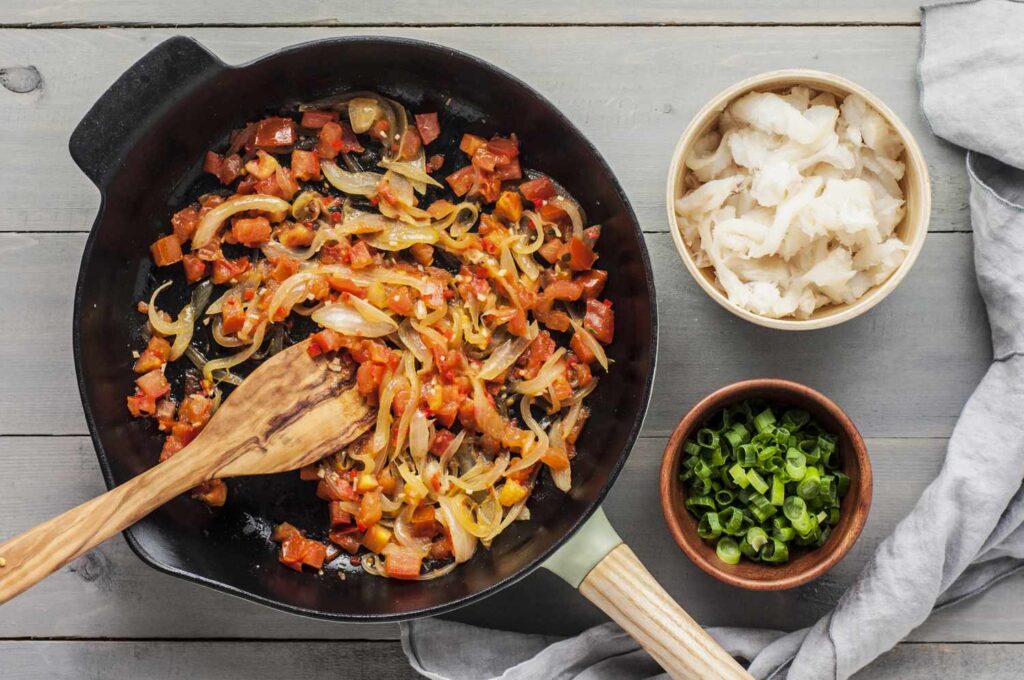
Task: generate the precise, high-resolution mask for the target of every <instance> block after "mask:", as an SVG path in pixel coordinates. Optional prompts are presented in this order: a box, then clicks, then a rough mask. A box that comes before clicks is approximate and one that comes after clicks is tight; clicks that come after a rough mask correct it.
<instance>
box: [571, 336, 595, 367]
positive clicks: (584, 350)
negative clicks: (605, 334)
mask: <svg viewBox="0 0 1024 680" xmlns="http://www.w3.org/2000/svg"><path fill="white" fill-rule="evenodd" d="M569 347H570V348H571V349H572V351H573V352H575V353H576V356H577V357H579V359H580V361H582V362H583V363H585V364H590V363H593V362H594V361H595V360H596V359H597V357H595V356H594V353H593V352H591V351H590V348H589V347H587V345H586V343H584V342H583V340H582V339H581V338H580V334H579V333H573V335H572V340H570V341H569Z"/></svg>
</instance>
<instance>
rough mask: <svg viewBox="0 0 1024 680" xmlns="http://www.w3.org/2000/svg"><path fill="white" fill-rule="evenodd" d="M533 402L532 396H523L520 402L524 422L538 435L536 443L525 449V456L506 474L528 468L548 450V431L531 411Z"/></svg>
mask: <svg viewBox="0 0 1024 680" xmlns="http://www.w3.org/2000/svg"><path fill="white" fill-rule="evenodd" d="M532 404H533V398H532V397H523V398H522V400H521V401H520V402H519V411H520V413H521V414H522V416H523V422H524V423H526V426H527V427H528V428H530V431H532V432H533V434H534V435H536V439H535V440H534V444H533V446H532V447H530V448H529V449H528V450H527V449H524V450H523V457H522V459H521V460H519V461H518V462H517V463H515V464H514V465H512V466H511V467H509V469H508V472H507V473H506V474H512V473H513V472H519V471H520V470H525V469H526V468H528V467H530V466H532V465H534V464H536V463H537V462H538V461H540V459H541V458H543V457H544V454H545V453H547V452H548V433H547V432H545V431H544V428H542V427H541V426H540V425H539V424H538V423H537V420H536V419H535V418H534V417H533V413H532V412H531V411H530V406H531V405H532Z"/></svg>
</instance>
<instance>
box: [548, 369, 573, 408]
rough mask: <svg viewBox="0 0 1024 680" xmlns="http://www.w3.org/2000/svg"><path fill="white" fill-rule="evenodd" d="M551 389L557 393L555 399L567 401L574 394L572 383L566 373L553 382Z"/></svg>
mask: <svg viewBox="0 0 1024 680" xmlns="http://www.w3.org/2000/svg"><path fill="white" fill-rule="evenodd" d="M551 391H552V392H554V393H555V399H557V400H558V401H565V400H566V399H568V398H569V397H571V396H572V385H570V384H569V380H568V379H567V378H566V377H565V374H564V373H563V374H562V375H560V376H558V377H557V378H555V379H554V380H553V381H552V382H551Z"/></svg>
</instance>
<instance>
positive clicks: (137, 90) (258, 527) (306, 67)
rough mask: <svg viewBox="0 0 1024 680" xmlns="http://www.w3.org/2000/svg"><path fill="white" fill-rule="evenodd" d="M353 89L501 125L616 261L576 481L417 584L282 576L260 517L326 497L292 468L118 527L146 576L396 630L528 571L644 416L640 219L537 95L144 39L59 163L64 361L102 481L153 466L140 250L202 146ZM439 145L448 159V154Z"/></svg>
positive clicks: (423, 70)
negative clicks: (68, 325)
mask: <svg viewBox="0 0 1024 680" xmlns="http://www.w3.org/2000/svg"><path fill="white" fill-rule="evenodd" d="M350 89H370V90H376V91H379V92H382V93H384V94H386V95H388V96H391V97H393V98H395V99H397V100H399V101H401V102H402V103H404V104H405V105H406V106H407V107H408V108H410V110H412V111H414V112H416V111H429V110H437V111H441V112H443V113H442V124H443V126H444V127H445V129H446V134H447V135H448V136H449V137H450V139H448V144H449V146H450V145H451V143H452V142H451V140H452V139H454V138H456V136H457V134H458V133H460V132H461V131H463V130H469V129H472V130H473V131H474V132H476V133H478V134H483V135H490V134H492V133H509V132H515V133H516V134H517V135H519V138H520V140H521V147H522V149H523V166H524V167H526V168H533V169H536V170H539V171H541V172H544V173H547V174H550V175H551V176H552V177H554V178H556V179H557V180H558V181H560V182H561V183H562V184H563V185H564V186H565V187H566V188H567V189H568V190H569V191H570V192H571V193H572V194H573V195H574V196H575V197H576V198H577V199H578V200H579V201H580V203H581V204H582V205H583V206H584V207H585V209H586V210H587V211H588V217H589V220H590V221H591V222H594V223H600V224H601V225H602V226H603V229H604V232H603V235H602V238H601V249H600V252H601V259H600V262H599V265H600V266H601V267H602V268H604V269H608V270H609V271H610V272H611V276H610V277H609V282H608V288H607V290H606V295H607V296H608V297H610V298H611V299H612V300H613V302H614V305H615V311H616V334H615V335H616V337H615V342H614V343H613V344H612V346H611V348H610V351H609V354H610V356H611V358H613V359H614V361H615V365H614V369H613V370H612V372H611V374H610V375H609V376H608V377H607V378H602V383H601V384H600V386H599V387H598V389H597V391H596V393H595V394H594V395H593V396H592V397H591V400H590V403H591V407H592V409H593V416H592V417H591V419H590V422H589V423H588V424H587V426H586V429H585V430H584V435H583V437H582V438H581V441H580V445H579V456H578V457H577V459H576V461H575V462H574V466H573V489H572V492H571V493H569V494H568V495H563V494H561V493H559V492H557V491H553V490H552V489H551V488H550V487H548V488H546V489H542V490H541V491H540V492H539V493H538V494H537V498H536V500H535V501H534V502H532V503H531V514H532V518H531V519H530V521H528V522H516V523H514V524H513V525H512V527H511V528H510V529H509V530H508V531H506V532H505V533H504V534H502V535H501V536H500V537H499V539H498V540H497V541H495V544H494V546H493V548H492V549H491V550H490V551H487V550H483V549H481V550H478V552H477V554H476V556H475V557H474V558H473V559H472V560H471V561H470V562H468V563H467V564H464V565H462V566H460V568H459V569H457V570H456V571H455V572H453V573H452V574H449V575H448V576H446V577H443V578H440V579H437V580H434V581H427V582H405V581H395V580H387V579H381V578H375V577H372V576H369V575H366V574H362V573H360V572H358V571H356V570H353V571H351V572H350V573H348V574H347V578H346V579H345V580H342V579H340V578H339V577H338V575H337V573H336V572H335V571H332V570H328V571H327V572H326V573H325V574H324V575H323V576H317V575H315V574H310V573H305V574H296V573H294V572H292V571H291V570H289V569H284V568H282V567H281V565H279V564H278V562H277V548H276V546H275V545H274V544H273V543H271V542H270V541H269V531H270V527H271V525H272V524H273V523H277V522H280V521H285V520H287V521H291V522H293V523H295V524H297V525H299V526H300V527H303V528H309V529H313V528H316V527H324V526H325V525H326V509H325V505H324V504H323V503H322V502H321V501H320V500H319V499H317V498H316V497H315V496H314V494H313V492H312V488H311V487H310V486H309V485H308V484H306V483H303V482H300V481H299V480H298V475H297V474H286V475H277V476H272V477H263V478H249V479H245V480H232V481H230V482H229V487H230V494H229V500H228V503H227V505H226V506H225V507H223V508H220V509H217V510H213V511H211V510H210V509H208V508H206V507H205V506H203V505H202V504H200V503H198V502H196V501H193V500H191V499H189V498H187V497H181V498H178V499H176V500H175V501H173V502H171V503H169V504H168V505H166V506H165V507H163V508H161V509H160V510H158V511H156V512H154V513H153V514H152V515H150V516H149V517H148V518H147V519H145V520H143V521H142V522H140V523H138V524H136V525H135V526H134V527H132V528H130V529H128V530H127V531H125V537H126V538H127V540H128V543H129V545H130V546H131V547H132V549H133V550H134V551H135V553H136V554H137V555H138V556H139V557H140V558H141V559H142V560H143V561H144V562H146V563H147V564H149V565H150V566H152V567H154V568H156V569H159V570H160V571H163V572H166V573H169V574H172V575H175V576H178V577H181V578H184V579H187V580H190V581H194V582H196V583H200V584H203V585H206V586H210V587H212V588H216V589H218V590H222V591H225V592H228V593H232V594H234V595H238V596H241V597H245V598H247V599H250V600H254V601H256V602H260V603H262V604H266V605H270V606H272V607H276V608H279V609H283V610H286V611H290V612H294V613H298V614H305V615H308V616H316V617H322V618H328V619H336V620H342V621H395V620H402V619H409V618H413V617H419V616H425V615H432V614H438V613H442V612H445V611H448V610H451V609H454V608H456V607H459V606H462V605H465V604H468V603H470V602H472V601H474V600H477V599H479V598H482V597H484V596H486V595H487V594H488V593H492V592H494V591H496V590H498V589H500V588H502V587H504V586H507V585H509V584H511V583H513V582H515V581H517V580H518V579H521V578H523V577H524V576H526V575H527V574H529V573H530V572H531V571H532V570H533V569H534V568H535V567H537V566H538V565H539V564H540V563H541V562H543V561H544V560H545V559H546V558H547V557H548V556H549V555H551V554H552V553H553V552H554V551H555V549H556V548H558V547H559V545H561V544H562V543H563V542H564V541H566V540H567V539H568V538H569V536H571V535H572V534H573V533H574V531H575V530H576V529H577V528H579V527H580V526H581V524H582V523H583V522H584V520H586V519H587V518H588V516H590V515H591V513H593V512H594V511H595V509H596V508H597V507H598V505H599V504H600V502H601V500H602V499H603V498H604V495H605V493H606V492H607V491H608V489H609V487H610V486H611V484H612V482H613V481H614V480H615V477H616V475H617V474H618V472H619V470H620V468H621V467H622V464H623V463H624V462H625V460H626V456H627V455H628V454H629V451H630V448H631V447H632V445H633V442H634V440H635V438H636V436H637V433H638V431H639V429H640V425H641V421H642V420H643V416H644V411H645V409H646V407H647V402H648V398H649V396H650V391H651V382H652V380H653V377H654V361H655V351H656V346H657V323H656V309H655V296H654V281H653V278H652V275H651V267H650V262H649V260H648V256H647V251H646V248H645V246H644V239H643V236H642V234H641V232H640V227H639V225H638V224H637V221H636V217H635V216H634V215H633V211H632V209H631V208H630V206H629V203H628V201H627V200H626V197H625V195H624V194H623V191H622V188H621V187H620V186H619V184H618V182H617V181H616V179H615V177H614V176H613V174H612V171H611V170H610V169H609V167H608V165H607V164H606V163H605V162H604V160H603V159H602V158H601V156H600V154H599V153H598V152H597V150H596V149H595V148H594V147H593V146H592V145H591V144H590V143H589V142H588V141H587V140H586V138H584V136H583V135H582V134H581V133H580V132H579V130H577V129H576V127H575V126H573V124H572V123H570V122H569V120H567V119H566V118H565V116H563V115H562V114H561V113H559V111H558V110H557V109H556V108H555V107H554V106H553V105H552V104H551V103H550V102H548V101H547V100H546V99H544V98H543V97H542V96H541V95H540V94H538V93H537V92H536V91H534V90H533V89H531V88H530V87H528V86H527V85H526V84H524V83H523V82H521V81H519V80H518V79H516V78H514V77H513V76H511V75H509V74H508V73H505V72H504V71H501V70H499V69H497V68H495V67H494V66H491V65H489V64H487V63H484V62H483V61H480V60H479V59H476V58H474V57H471V56H469V55H466V54H462V53H460V52H457V51H455V50H451V49H448V48H445V47H441V46H438V45H432V44H428V43H423V42H417V41H412V40H400V39H394V38H363V37H356V38H338V39H330V40H321V41H316V42H311V43H306V44H302V45H297V46H294V47H290V48H287V49H284V50H281V51H279V52H275V53H274V54H271V55H269V56H267V57H264V58H262V59H259V60H257V61H255V62H252V63H249V64H245V65H242V66H228V65H226V64H224V63H223V62H222V61H220V60H219V59H218V58H216V57H215V56H214V55H212V54H211V53H210V52H208V51H207V50H206V49H204V48H203V47H202V46H200V45H199V44H197V43H196V42H194V41H193V40H191V39H188V38H184V37H176V38H172V39H170V40H168V41H166V42H164V43H162V44H161V45H158V46H157V47H156V48H154V49H153V50H152V51H151V52H149V53H148V54H147V55H145V56H144V57H143V58H142V59H140V60H139V61H138V62H137V63H136V64H134V65H133V66H132V67H131V68H129V69H128V71H126V72H125V73H124V75H122V76H121V77H120V78H119V79H118V80H117V82H115V83H114V84H113V85H112V86H111V87H110V89H109V90H107V92H106V93H104V94H103V96H102V97H101V98H100V99H99V101H98V102H97V103H96V104H95V105H94V106H93V107H92V109H91V110H90V111H89V113H88V114H86V116H85V118H84V119H83V120H82V122H81V123H80V124H79V125H78V127H77V128H76V129H75V131H74V134H73V135H72V137H71V143H70V148H71V156H72V158H74V160H75V162H76V163H77V164H78V165H79V167H81V169H82V171H83V172H85V174H86V175H88V176H89V178H90V179H91V180H92V181H93V182H95V184H96V186H97V187H98V188H99V190H100V193H101V195H102V203H101V207H100V211H99V215H98V216H97V217H96V221H95V223H94V225H93V228H92V233H91V234H90V236H89V240H88V242H87V243H86V246H85V253H84V255H83V257H82V266H81V272H80V275H79V279H78V288H77V291H76V295H75V318H74V349H75V367H76V369H77V372H78V385H79V389H80V391H81V394H82V402H83V405H84V407H85V415H86V420H87V422H88V423H89V430H90V432H91V434H92V438H93V442H94V443H95V446H96V452H97V455H98V457H99V461H100V466H101V467H102V469H103V474H104V477H105V479H106V483H107V486H108V487H109V486H114V485H116V484H120V483H122V482H124V481H126V480H127V479H129V478H131V477H133V476H135V475H136V474H138V473H140V472H142V471H143V470H145V469H147V468H149V467H151V466H152V465H154V464H155V463H156V460H157V457H158V455H159V450H160V445H161V438H160V437H159V435H158V434H157V433H156V432H155V430H154V428H152V427H151V424H149V423H146V422H143V421H137V420H133V419H132V418H131V417H130V416H129V414H128V411H127V409H126V407H125V396H126V395H127V394H129V392H130V390H131V384H132V378H133V375H132V370H131V365H132V361H133V360H132V355H131V350H132V349H138V348H140V347H141V345H142V341H141V339H140V337H139V335H138V333H139V326H140V320H141V318H142V317H141V316H140V315H138V314H137V313H136V312H135V311H133V310H134V308H135V305H136V303H137V302H138V301H139V300H140V299H144V298H146V297H148V294H149V292H150V291H151V290H152V287H153V285H154V283H155V282H156V281H157V277H159V280H160V281H163V280H166V278H167V273H166V271H161V272H156V271H154V267H153V265H152V263H151V260H150V258H149V254H148V253H149V251H148V245H149V244H150V243H151V242H152V241H153V240H155V238H156V237H157V236H158V235H161V234H165V233H167V231H168V229H169V227H168V224H169V218H170V216H171V214H172V212H174V211H175V210H177V209H178V208H179V207H181V206H182V205H183V203H184V202H187V200H189V199H191V198H192V197H193V194H194V193H195V192H196V191H197V187H199V188H201V187H202V186H203V185H202V182H203V180H202V178H201V172H200V164H201V160H202V157H203V155H204V152H205V150H206V149H208V148H210V147H211V146H213V145H215V144H216V143H217V142H218V141H221V140H223V139H224V138H225V137H226V135H227V134H229V132H230V131H231V130H232V129H233V128H238V127H241V126H242V125H243V124H244V123H245V122H246V121H250V120H254V119H257V118H259V117H261V116H262V115H265V114H266V113H269V112H273V111H276V110H279V109H281V108H282V107H285V106H288V105H291V104H294V103H296V102H301V101H311V100H314V99H317V98H320V97H323V96H326V95H329V94H333V93H336V92H340V91H345V90H350ZM622 143H628V140H625V139H624V140H622ZM448 156H449V161H448V162H449V163H453V161H454V158H453V157H454V153H449V154H448ZM179 289H183V287H182V286H179ZM163 299H164V298H161V300H162V301H163ZM180 302H181V301H180V300H179V302H178V304H180ZM161 304H162V306H164V303H163V302H162V303H161ZM167 307H170V311H172V312H174V311H176V310H175V308H173V307H172V306H171V305H170V303H168V304H167ZM314 535H315V532H314Z"/></svg>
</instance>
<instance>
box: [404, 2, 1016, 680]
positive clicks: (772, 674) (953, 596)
mask: <svg viewBox="0 0 1024 680" xmlns="http://www.w3.org/2000/svg"><path fill="white" fill-rule="evenodd" d="M924 11H925V19H924V22H923V25H922V47H921V53H922V54H921V62H920V80H921V102H922V107H923V109H924V112H925V115H926V116H927V118H928V121H929V123H930V124H931V127H932V131H933V132H934V133H935V134H936V135H938V136H940V137H943V138H945V139H947V140H948V141H950V142H952V143H954V144H957V145H959V146H962V147H964V148H966V149H968V154H967V171H968V176H969V178H970V184H971V194H970V196H971V197H970V207H971V220H972V223H973V227H974V258H975V268H976V271H977V276H978V285H979V286H980V288H981V293H982V296H983V298H984V300H985V305H986V307H987V310H988V316H989V322H990V324H991V328H992V346H993V355H994V356H993V363H992V365H991V367H990V368H989V370H988V372H987V373H986V375H985V377H984V378H983V379H982V381H981V384H980V385H978V387H977V389H976V390H975V391H974V394H972V395H971V398H970V399H969V400H968V402H967V404H966V406H964V409H963V412H962V413H961V416H960V420H959V421H958V422H957V425H956V428H955V429H954V431H953V435H952V437H951V438H950V441H949V447H948V451H947V454H946V460H945V464H944V465H943V468H942V470H941V471H940V472H939V475H938V477H937V478H936V479H935V480H934V481H933V482H932V484H931V485H930V486H929V487H928V488H927V489H926V490H925V492H924V494H923V495H922V496H921V499H920V501H919V502H918V503H917V505H916V506H915V508H914V509H913V510H912V511H911V513H910V514H909V515H908V516H907V517H906V518H905V519H904V520H903V521H902V522H900V523H899V524H898V525H897V527H896V528H895V530H894V531H893V533H892V535H891V536H889V537H888V538H887V539H886V540H885V541H884V542H883V543H882V544H881V545H880V546H879V547H878V550H877V552H876V554H875V555H874V557H873V558H872V561H871V562H870V563H869V564H868V565H867V567H866V568H865V569H864V571H863V572H862V573H861V574H860V576H859V577H858V579H857V581H856V582H855V583H854V584H853V585H852V586H851V587H850V589H849V590H848V591H847V592H846V593H845V594H844V595H843V596H842V597H841V598H840V600H839V602H838V604H837V605H836V607H835V609H834V610H833V611H832V612H831V613H829V614H828V615H826V616H825V617H824V618H822V619H821V620H819V621H818V622H817V623H816V624H814V625H813V626H811V627H810V628H806V629H803V630H798V631H795V632H792V633H781V632H777V631H759V630H749V629H735V628H716V629H709V632H710V633H711V634H712V635H713V636H714V637H715V638H716V639H717V640H718V641H719V642H720V643H721V644H722V645H723V646H724V647H725V648H726V649H727V650H728V651H729V652H730V653H732V654H733V655H735V656H737V657H740V658H742V659H745V660H749V661H750V666H749V670H750V672H751V674H752V675H754V676H755V677H756V678H783V677H785V678H788V679H789V680H812V679H813V680H820V679H821V678H837V679H838V678H847V677H849V676H851V675H852V674H853V673H855V672H856V671H857V670H858V669H860V668H862V667H864V666H865V665H867V664H868V663H870V662H871V661H872V660H873V659H875V658H876V657H878V656H879V655H880V654H883V653H884V652H885V651H887V650H889V649H890V648H892V647H893V646H894V645H895V644H896V643H897V642H899V641H900V640H901V639H902V638H904V637H905V636H906V635H907V634H908V633H909V632H910V631H912V630H913V629H914V628H915V627H917V626H918V625H920V624H921V623H922V622H923V621H924V620H925V619H926V618H927V617H928V615H929V614H930V613H931V612H932V611H934V610H935V609H937V608H940V607H945V606H948V605H951V604H953V603H956V602H959V601H960V600H963V599H964V598H967V597H970V596H972V595H975V594H977V593H979V592H981V591H983V590H985V589H986V588H988V587H989V586H991V585H992V584H993V583H995V582H997V581H999V580H1000V579H1002V578H1005V577H1007V576H1009V575H1010V574H1012V573H1014V572H1016V571H1018V570H1019V569H1021V568H1022V567H1024V488H1022V486H1021V480H1022V478H1024V420H1022V418H1021V414H1024V357H1022V353H1024V37H1022V36H1024V2H1020V1H1014V0H978V1H976V2H956V3H949V4H944V5H936V6H931V7H927V8H925V10H924ZM924 256H925V257H927V252H926V253H925V255H924ZM994 471H996V474H993V472H994ZM453 640H457V641H458V644H452V641H453ZM403 647H404V649H405V652H406V654H407V656H408V657H409V661H410V663H411V664H412V666H413V668H415V669H416V670H417V671H419V672H420V673H421V674H422V675H424V676H426V677H428V678H432V679H434V680H478V679H480V678H500V679H501V680H519V679H523V680H526V679H527V678H550V679H552V680H569V679H570V678H572V679H576V680H612V679H614V680H634V679H636V680H639V679H640V678H654V677H660V678H664V677H666V676H665V675H664V673H663V672H662V671H661V669H660V668H659V667H658V666H657V664H655V663H654V661H653V660H652V659H651V658H650V657H648V656H647V655H646V653H644V652H643V651H642V650H640V649H639V648H638V647H637V645H636V643H635V642H634V641H633V640H632V639H631V638H630V637H629V636H627V635H626V634H625V633H623V632H622V630H621V629H619V628H618V627H617V626H615V624H612V623H608V624H604V625H601V626H597V627H595V628H592V629H590V630H588V631H586V632H584V633H582V634H580V635H578V636H576V637H573V638H568V639H564V640H555V639H552V638H546V637H543V636H539V635H524V634H518V633H506V632H501V631H494V630H486V629H481V628H475V627H473V626H468V625H465V624H460V623H454V622H449V621H441V620H437V619H426V620H422V621H416V622H413V623H411V624H407V625H405V626H403Z"/></svg>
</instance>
